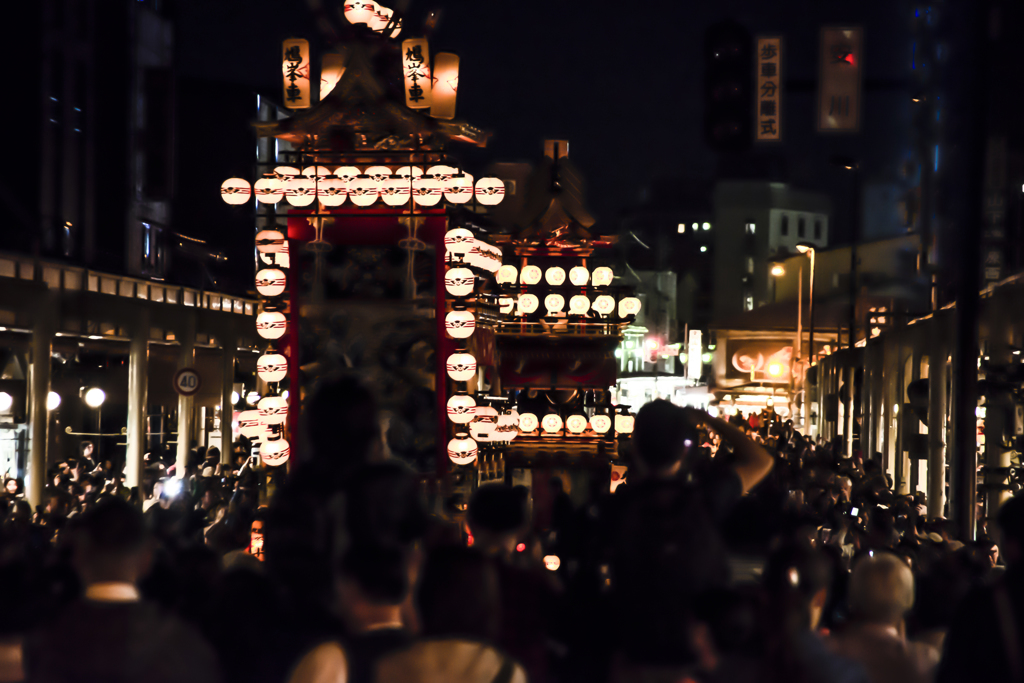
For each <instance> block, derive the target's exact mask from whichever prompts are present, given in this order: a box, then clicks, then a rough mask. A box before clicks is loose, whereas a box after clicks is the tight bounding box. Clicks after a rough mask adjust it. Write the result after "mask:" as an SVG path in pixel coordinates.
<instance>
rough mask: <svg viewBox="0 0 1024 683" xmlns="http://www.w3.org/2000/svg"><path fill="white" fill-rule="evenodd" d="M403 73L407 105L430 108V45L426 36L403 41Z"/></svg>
mask: <svg viewBox="0 0 1024 683" xmlns="http://www.w3.org/2000/svg"><path fill="white" fill-rule="evenodd" d="M402 73H403V74H404V75H405V106H407V107H409V108H410V109H430V105H431V100H432V98H431V78H430V47H429V46H428V45H427V39H426V38H409V39H408V40H403V41H402Z"/></svg>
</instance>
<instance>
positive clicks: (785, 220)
mask: <svg viewBox="0 0 1024 683" xmlns="http://www.w3.org/2000/svg"><path fill="white" fill-rule="evenodd" d="M779 234H781V235H788V234H789V216H786V215H783V216H782V225H781V226H780V228H779Z"/></svg>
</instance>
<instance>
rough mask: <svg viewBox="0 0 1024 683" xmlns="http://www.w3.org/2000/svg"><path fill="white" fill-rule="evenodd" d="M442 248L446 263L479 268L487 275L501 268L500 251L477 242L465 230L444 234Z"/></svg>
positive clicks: (457, 229) (453, 230)
mask: <svg viewBox="0 0 1024 683" xmlns="http://www.w3.org/2000/svg"><path fill="white" fill-rule="evenodd" d="M444 248H445V261H446V262H448V263H458V264H459V265H466V266H471V267H474V268H480V269H481V270H486V271H487V272H489V273H496V272H498V271H500V270H501V268H502V267H503V266H502V265H501V259H502V255H501V249H499V248H498V247H495V246H493V245H491V244H487V243H486V242H484V241H482V240H478V239H477V238H476V236H475V235H473V233H472V232H470V231H469V230H467V229H466V228H454V229H452V230H449V231H448V232H447V233H445V236H444ZM449 272H450V271H449ZM452 277H455V276H454V275H453V276H452ZM452 296H457V295H454V294H453V295H452Z"/></svg>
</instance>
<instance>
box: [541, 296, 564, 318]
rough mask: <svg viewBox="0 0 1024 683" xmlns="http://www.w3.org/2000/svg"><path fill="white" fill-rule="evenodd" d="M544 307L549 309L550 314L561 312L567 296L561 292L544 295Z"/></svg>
mask: <svg viewBox="0 0 1024 683" xmlns="http://www.w3.org/2000/svg"><path fill="white" fill-rule="evenodd" d="M544 308H546V309H548V315H554V314H555V313H561V312H562V309H563V308H565V297H564V296H562V295H561V294H548V295H547V296H546V297H544Z"/></svg>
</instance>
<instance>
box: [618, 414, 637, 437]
mask: <svg viewBox="0 0 1024 683" xmlns="http://www.w3.org/2000/svg"><path fill="white" fill-rule="evenodd" d="M635 421H636V418H634V417H633V416H632V415H616V416H615V431H616V432H618V433H619V434H632V433H633V423H634V422H635Z"/></svg>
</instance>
